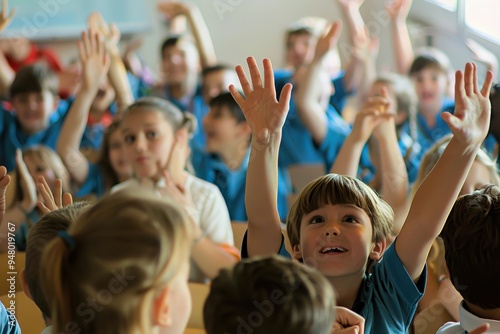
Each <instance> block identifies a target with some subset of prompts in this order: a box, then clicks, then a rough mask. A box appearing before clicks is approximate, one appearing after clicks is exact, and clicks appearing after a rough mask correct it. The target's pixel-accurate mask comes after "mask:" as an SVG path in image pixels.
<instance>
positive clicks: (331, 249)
mask: <svg viewBox="0 0 500 334" xmlns="http://www.w3.org/2000/svg"><path fill="white" fill-rule="evenodd" d="M319 252H320V253H321V254H334V253H338V254H341V253H345V252H347V249H345V248H343V247H338V246H335V247H323V248H321V249H320V251H319Z"/></svg>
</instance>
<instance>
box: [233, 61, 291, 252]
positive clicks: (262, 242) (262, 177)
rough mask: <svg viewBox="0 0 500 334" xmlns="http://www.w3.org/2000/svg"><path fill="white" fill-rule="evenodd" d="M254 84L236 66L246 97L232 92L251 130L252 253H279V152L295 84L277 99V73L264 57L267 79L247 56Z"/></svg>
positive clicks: (249, 239)
mask: <svg viewBox="0 0 500 334" xmlns="http://www.w3.org/2000/svg"><path fill="white" fill-rule="evenodd" d="M247 63H248V68H249V71H250V76H251V81H252V85H250V83H249V82H248V79H247V77H246V75H245V72H244V70H243V67H242V66H237V67H236V73H237V74H238V78H239V80H240V83H241V87H242V89H243V93H244V95H245V97H243V96H242V95H241V94H240V93H239V92H238V91H237V90H236V87H235V86H234V85H231V86H229V91H230V92H231V95H232V96H233V98H234V99H235V101H236V102H237V103H238V105H239V106H240V108H241V110H242V111H243V114H244V115H245V118H246V120H247V122H248V124H249V125H250V128H251V129H252V144H251V151H250V160H249V163H248V170H247V180H246V191H245V205H246V210H247V216H248V232H247V248H248V255H249V256H256V255H270V254H276V253H277V252H278V250H279V249H280V244H281V240H282V239H281V222H280V217H279V214H278V209H277V193H278V151H279V146H280V143H281V134H282V132H281V131H282V127H283V124H284V122H285V119H286V115H287V113H288V109H289V103H290V96H291V91H292V85H291V84H286V85H285V87H284V88H283V90H282V91H281V95H280V98H279V101H278V100H276V91H275V88H274V73H273V68H272V65H271V61H270V60H269V59H264V61H263V63H264V82H262V78H261V75H260V72H259V68H258V67H257V63H256V61H255V59H254V58H253V57H249V58H247Z"/></svg>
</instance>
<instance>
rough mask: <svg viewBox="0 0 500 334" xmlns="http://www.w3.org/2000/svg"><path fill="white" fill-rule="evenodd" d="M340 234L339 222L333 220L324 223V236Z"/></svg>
mask: <svg viewBox="0 0 500 334" xmlns="http://www.w3.org/2000/svg"><path fill="white" fill-rule="evenodd" d="M339 235H340V224H338V223H336V222H334V223H330V224H327V225H326V228H325V236H326V237H333V236H335V237H338V236H339Z"/></svg>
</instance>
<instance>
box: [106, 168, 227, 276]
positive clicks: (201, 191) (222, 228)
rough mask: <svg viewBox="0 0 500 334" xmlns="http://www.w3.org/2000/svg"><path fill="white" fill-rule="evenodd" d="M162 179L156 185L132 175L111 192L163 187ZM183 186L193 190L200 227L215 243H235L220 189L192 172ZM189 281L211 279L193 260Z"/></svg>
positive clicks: (192, 195) (192, 194) (191, 191)
mask: <svg viewBox="0 0 500 334" xmlns="http://www.w3.org/2000/svg"><path fill="white" fill-rule="evenodd" d="M163 182H164V180H160V181H158V182H157V184H156V185H155V184H153V182H152V181H151V182H149V183H148V182H143V183H139V180H137V179H135V178H130V179H128V180H127V181H125V182H122V183H120V184H117V185H116V186H114V187H113V188H112V189H111V192H112V193H114V192H116V191H119V190H120V191H121V190H124V189H137V188H138V187H142V188H146V189H155V188H156V187H160V186H161V185H162V184H163ZM184 187H185V188H186V189H189V192H190V193H191V197H192V199H193V203H194V205H195V206H196V209H197V210H198V213H199V217H200V219H199V220H198V223H199V226H200V229H201V230H202V231H203V233H204V234H205V235H206V237H207V238H209V239H210V240H211V241H213V242H214V243H216V244H225V245H231V246H234V239H233V230H232V229H231V219H230V218H229V212H228V210H227V206H226V202H225V201H224V197H222V194H221V192H220V190H219V188H217V186H216V185H213V184H211V183H209V182H206V181H204V180H202V179H200V178H197V177H195V176H193V175H191V174H189V175H188V177H187V179H186V183H185V185H184ZM189 280H190V281H192V282H206V281H207V280H208V278H207V277H206V276H205V275H204V274H203V273H202V272H201V270H200V268H199V267H198V266H197V265H196V264H195V263H194V261H193V260H191V270H190V272H189Z"/></svg>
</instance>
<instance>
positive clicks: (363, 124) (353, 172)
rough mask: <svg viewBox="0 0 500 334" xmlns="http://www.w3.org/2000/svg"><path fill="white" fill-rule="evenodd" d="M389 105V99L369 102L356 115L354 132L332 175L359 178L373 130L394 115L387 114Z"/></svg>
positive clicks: (338, 157)
mask: <svg viewBox="0 0 500 334" xmlns="http://www.w3.org/2000/svg"><path fill="white" fill-rule="evenodd" d="M387 104H388V101H387V99H385V98H381V97H373V98H370V99H368V100H367V102H366V103H365V105H364V106H363V109H362V110H361V111H360V112H359V113H358V114H357V115H356V119H355V120H354V125H353V127H352V131H351V133H350V134H349V136H347V138H346V140H345V142H344V145H342V148H341V149H340V152H339V155H338V156H337V159H335V162H334V164H333V166H332V168H331V170H330V173H335V174H341V175H348V176H351V177H357V175H358V167H359V159H360V158H361V153H362V151H363V147H364V146H365V145H366V142H367V141H368V139H369V138H370V136H371V135H372V133H373V130H374V129H375V128H377V127H378V126H379V124H380V122H381V121H382V120H383V119H384V118H387V117H393V115H392V114H390V113H386V112H385V109H386V106H387Z"/></svg>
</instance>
